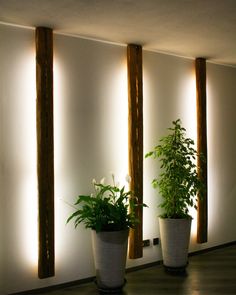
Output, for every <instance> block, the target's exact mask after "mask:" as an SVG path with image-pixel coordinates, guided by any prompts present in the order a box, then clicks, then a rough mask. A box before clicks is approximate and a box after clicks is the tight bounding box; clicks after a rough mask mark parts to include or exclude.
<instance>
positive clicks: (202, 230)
mask: <svg viewBox="0 0 236 295" xmlns="http://www.w3.org/2000/svg"><path fill="white" fill-rule="evenodd" d="M195 71H196V94H197V96H196V98H197V150H198V152H199V153H202V154H203V155H204V156H205V161H202V160H201V159H200V158H198V166H199V173H200V176H201V178H202V179H203V181H204V184H205V186H206V191H205V192H204V194H203V196H202V197H203V198H202V199H200V198H199V199H198V224H197V242H198V243H205V242H207V227H208V214H207V209H208V208H207V207H208V206H207V203H208V200H207V107H206V59H204V58H196V60H195Z"/></svg>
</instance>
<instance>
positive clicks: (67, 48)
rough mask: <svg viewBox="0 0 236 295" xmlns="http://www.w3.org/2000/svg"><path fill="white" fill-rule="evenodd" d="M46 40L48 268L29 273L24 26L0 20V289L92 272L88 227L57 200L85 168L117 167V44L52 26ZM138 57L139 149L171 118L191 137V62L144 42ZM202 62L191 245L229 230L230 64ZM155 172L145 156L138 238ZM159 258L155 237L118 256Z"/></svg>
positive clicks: (33, 200)
mask: <svg viewBox="0 0 236 295" xmlns="http://www.w3.org/2000/svg"><path fill="white" fill-rule="evenodd" d="M54 47H55V54H54V56H55V62H54V66H55V67H54V76H55V78H54V82H55V83H54V112H55V115H54V116H55V119H54V121H55V203H56V276H55V277H53V278H49V279H44V280H39V279H38V278H37V206H36V204H37V181H36V156H35V155H36V132H35V128H36V126H35V125H36V124H35V53H34V31H33V30H27V29H22V28H14V27H9V26H3V25H0V64H1V67H0V115H1V119H0V120H1V121H0V123H1V126H0V132H1V133H0V136H1V137H0V138H1V142H0V151H1V153H0V165H1V166H0V168H1V170H0V176H1V178H0V181H1V183H0V184H1V187H0V196H1V199H0V202H1V203H2V204H3V206H2V207H1V208H2V212H0V213H1V215H0V216H1V217H0V218H1V219H0V221H1V225H2V226H3V227H2V229H1V228H0V238H1V240H2V239H3V238H4V240H5V244H2V243H1V246H3V245H5V247H4V249H3V250H4V254H3V255H2V256H1V258H0V259H1V260H0V263H1V266H3V265H4V276H5V277H4V280H2V281H4V282H5V287H4V289H5V291H2V293H3V294H4V293H12V292H20V291H22V290H29V289H33V288H39V287H44V286H49V285H53V284H59V283H63V282H68V281H73V280H78V279H82V278H86V277H90V276H93V275H94V266H93V259H92V248H91V237H90V232H89V230H85V229H84V228H83V226H81V227H79V228H78V229H77V230H74V228H73V224H69V225H65V221H66V219H67V217H68V215H69V214H70V213H71V212H72V211H73V209H72V208H71V207H70V206H69V205H68V204H67V203H73V202H74V200H75V197H76V196H77V195H78V194H79V193H90V189H91V186H90V182H91V180H92V178H94V177H95V178H97V179H100V178H102V177H103V176H106V178H108V179H109V174H110V171H113V172H114V173H115V174H116V175H117V176H124V175H125V174H126V172H127V79H126V76H127V70H126V47H122V46H115V45H111V44H105V43H99V42H94V41H89V40H83V39H79V38H73V37H68V36H62V35H55V36H54ZM143 64H144V65H143V67H144V151H145V152H147V151H148V150H150V149H151V148H152V147H153V145H154V144H155V143H156V142H157V139H158V138H159V137H160V136H161V135H163V134H164V133H165V130H166V128H167V127H169V125H170V123H171V121H172V120H175V119H177V118H181V119H182V121H183V124H184V126H185V127H186V128H187V131H188V134H189V135H190V136H191V137H193V138H194V139H195V138H196V115H195V84H194V62H193V61H192V60H188V59H183V58H177V57H173V56H167V55H163V54H158V53H153V52H147V51H144V52H143ZM207 70H208V87H209V91H208V117H209V120H208V123H209V124H208V134H209V243H206V244H204V245H202V246H200V245H196V243H195V236H194V235H195V224H193V233H192V241H191V249H190V250H191V251H193V250H196V249H200V248H203V247H211V246H213V245H218V244H222V243H225V242H230V241H233V240H236V230H235V227H234V226H233V222H232V221H233V219H234V207H235V206H236V196H235V194H236V189H235V184H234V179H235V170H236V169H235V165H236V163H234V161H232V159H234V158H235V153H236V151H235V148H234V147H235V144H236V143H235V139H234V136H233V134H232V133H233V129H232V126H234V125H235V123H236V118H235V116H234V114H233V110H234V109H235V104H236V103H235V100H234V93H235V83H234V80H235V78H236V69H233V68H229V67H224V66H219V65H213V64H208V66H207ZM155 173H156V164H155V163H153V161H152V160H151V159H147V160H145V161H144V201H145V202H146V203H147V204H148V205H149V208H148V209H145V210H144V238H145V239H147V238H148V239H152V238H154V237H158V236H159V230H158V222H157V218H156V217H157V215H158V214H159V213H160V212H159V210H157V209H156V207H157V203H158V198H159V197H157V195H156V192H155V191H154V190H153V189H152V187H151V184H150V182H151V179H152V178H153V177H154V175H155ZM221 212H222V213H221ZM225 212H227V214H225ZM220 213H221V214H220ZM221 217H223V218H221ZM230 222H231V225H230ZM228 223H229V224H228ZM12 245H14V247H12ZM160 258H161V251H160V247H159V246H155V247H153V246H151V247H149V248H145V249H144V257H143V258H141V259H137V260H128V261H127V267H132V266H135V265H140V264H145V263H149V262H153V261H156V260H159V259H160Z"/></svg>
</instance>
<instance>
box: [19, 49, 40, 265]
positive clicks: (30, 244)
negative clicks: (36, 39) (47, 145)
mask: <svg viewBox="0 0 236 295" xmlns="http://www.w3.org/2000/svg"><path fill="white" fill-rule="evenodd" d="M23 64H24V77H21V79H22V81H21V83H22V85H24V87H25V89H24V102H22V104H23V105H24V113H22V114H23V115H22V120H23V124H24V135H25V137H24V138H23V142H22V144H23V145H25V146H23V150H24V151H25V153H24V156H25V160H24V161H23V163H24V164H25V167H24V174H22V176H21V177H22V185H21V198H22V205H21V206H22V214H21V220H22V232H23V235H22V236H24V238H23V239H22V241H21V242H22V247H23V248H22V251H24V257H25V260H26V261H28V264H29V265H31V266H32V267H34V268H35V269H36V266H37V261H38V226H37V216H38V206H37V164H36V161H37V160H36V159H37V154H36V80H35V79H36V77H35V76H36V74H35V54H34V53H32V54H31V55H30V56H28V57H27V60H24V61H23Z"/></svg>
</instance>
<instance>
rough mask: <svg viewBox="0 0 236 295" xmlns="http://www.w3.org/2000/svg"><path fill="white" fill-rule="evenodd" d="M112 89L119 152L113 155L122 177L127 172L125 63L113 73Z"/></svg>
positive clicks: (115, 136)
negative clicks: (114, 94)
mask: <svg viewBox="0 0 236 295" xmlns="http://www.w3.org/2000/svg"><path fill="white" fill-rule="evenodd" d="M114 79H115V81H114V85H115V87H116V89H114V93H116V96H115V108H116V117H115V118H111V120H113V122H114V129H115V132H114V138H112V139H111V140H114V141H116V142H117V145H118V146H119V153H118V154H117V155H115V157H114V158H115V159H116V162H115V164H116V166H117V167H115V168H116V171H117V173H118V175H117V177H119V178H120V179H122V178H123V179H124V178H125V175H126V174H127V173H128V89H127V87H128V86H127V65H126V63H125V62H124V64H123V65H122V66H121V68H119V69H118V70H117V73H115V74H114Z"/></svg>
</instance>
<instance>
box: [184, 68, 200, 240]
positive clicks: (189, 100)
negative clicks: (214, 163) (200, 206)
mask: <svg viewBox="0 0 236 295" xmlns="http://www.w3.org/2000/svg"><path fill="white" fill-rule="evenodd" d="M182 108H183V126H184V127H185V128H186V131H187V136H188V137H190V138H192V139H193V140H194V142H195V149H197V110H196V77H195V74H194V73H193V74H192V75H191V76H189V78H188V80H186V84H185V86H184V89H183V104H182ZM189 213H190V215H191V216H192V217H193V220H192V228H191V230H192V237H193V238H194V239H195V237H196V235H197V211H196V210H195V209H194V208H190V212H189Z"/></svg>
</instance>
